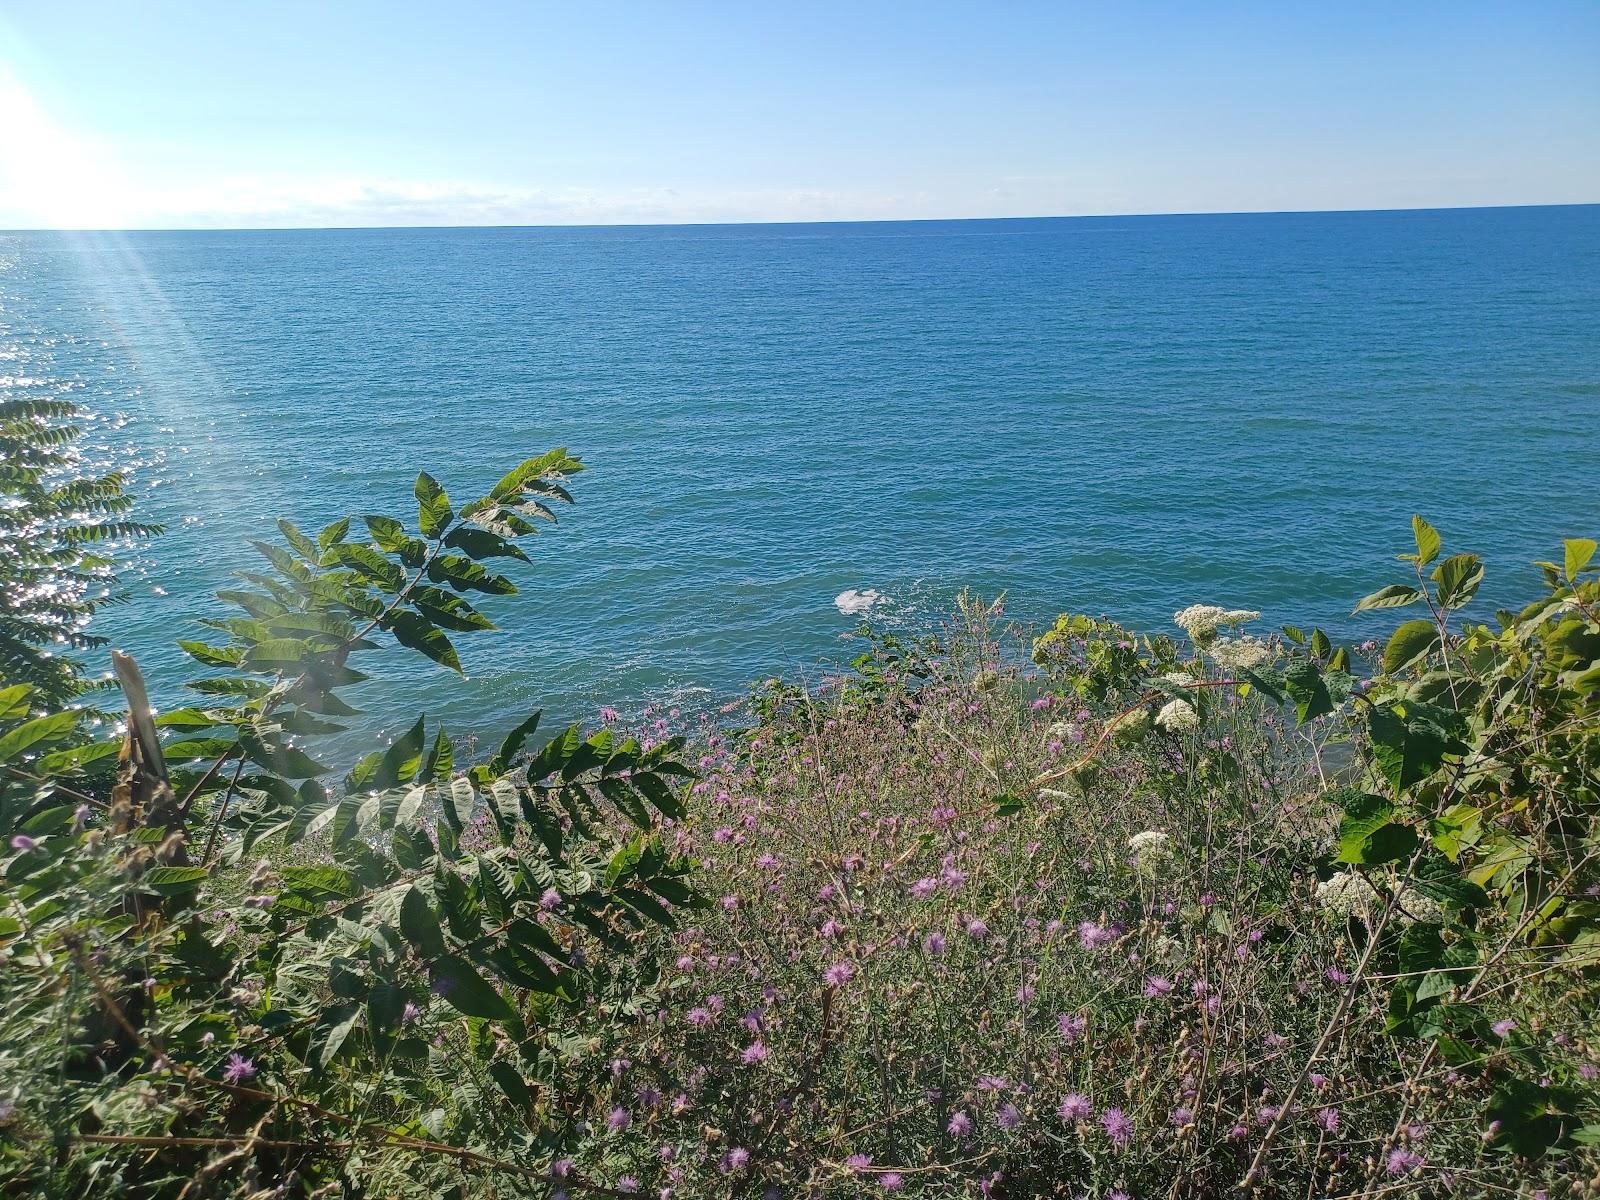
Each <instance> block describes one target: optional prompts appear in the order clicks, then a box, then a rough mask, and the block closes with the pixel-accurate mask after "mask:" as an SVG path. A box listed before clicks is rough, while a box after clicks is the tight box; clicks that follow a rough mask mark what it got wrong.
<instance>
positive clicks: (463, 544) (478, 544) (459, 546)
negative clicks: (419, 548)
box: [444, 525, 530, 562]
mask: <svg viewBox="0 0 1600 1200" xmlns="http://www.w3.org/2000/svg"><path fill="white" fill-rule="evenodd" d="M444 544H445V545H446V546H450V547H452V548H453V549H456V550H460V551H461V552H462V553H463V554H465V555H466V556H467V557H468V558H472V559H479V558H520V559H521V560H522V561H523V562H529V561H530V560H529V558H528V556H527V555H526V554H524V553H523V551H522V548H521V547H520V546H517V545H515V544H514V543H512V542H508V541H506V540H505V538H503V537H500V536H499V535H498V534H493V533H490V532H489V531H488V530H487V529H477V528H474V527H473V526H470V525H458V526H456V527H455V528H454V529H452V530H451V531H450V533H449V536H447V537H446V538H445V539H444Z"/></svg>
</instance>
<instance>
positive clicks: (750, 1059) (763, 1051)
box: [739, 1042, 771, 1067]
mask: <svg viewBox="0 0 1600 1200" xmlns="http://www.w3.org/2000/svg"><path fill="white" fill-rule="evenodd" d="M770 1053H771V1052H770V1051H769V1050H768V1049H767V1047H766V1045H765V1044H764V1043H762V1042H751V1043H750V1044H749V1045H748V1046H746V1047H745V1048H744V1052H743V1053H742V1054H741V1055H740V1056H739V1057H740V1058H742V1059H743V1060H744V1065H745V1066H747V1067H753V1066H755V1065H756V1064H757V1063H763V1062H766V1061H767V1055H768V1054H770Z"/></svg>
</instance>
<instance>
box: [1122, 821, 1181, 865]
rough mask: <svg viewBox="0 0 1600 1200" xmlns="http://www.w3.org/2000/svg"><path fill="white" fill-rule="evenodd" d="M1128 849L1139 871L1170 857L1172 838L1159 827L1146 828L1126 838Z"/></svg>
mask: <svg viewBox="0 0 1600 1200" xmlns="http://www.w3.org/2000/svg"><path fill="white" fill-rule="evenodd" d="M1128 849H1129V850H1130V851H1131V852H1132V853H1133V857H1134V860H1135V861H1136V862H1137V863H1138V865H1139V869H1140V870H1141V871H1143V870H1151V869H1154V868H1155V867H1156V866H1157V865H1159V864H1160V863H1163V862H1165V861H1167V860H1168V859H1169V858H1171V857H1172V839H1171V838H1170V837H1168V836H1167V835H1166V834H1165V833H1162V832H1161V830H1159V829H1146V830H1145V831H1144V832H1143V833H1136V834H1134V835H1133V836H1132V837H1131V838H1129V839H1128Z"/></svg>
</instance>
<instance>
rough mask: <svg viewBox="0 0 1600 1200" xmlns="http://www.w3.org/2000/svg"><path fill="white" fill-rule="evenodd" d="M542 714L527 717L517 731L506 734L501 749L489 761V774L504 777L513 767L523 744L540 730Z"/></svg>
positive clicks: (537, 713)
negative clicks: (512, 762)
mask: <svg viewBox="0 0 1600 1200" xmlns="http://www.w3.org/2000/svg"><path fill="white" fill-rule="evenodd" d="M542 715H543V713H542V712H536V713H533V714H531V715H530V716H528V717H525V718H524V719H523V720H522V721H521V722H520V723H519V724H518V725H517V727H516V728H515V729H513V730H512V731H511V732H510V733H508V734H506V736H505V740H504V741H502V742H501V743H500V749H499V750H497V751H495V755H494V757H493V758H492V759H490V760H489V774H491V775H503V774H504V773H505V772H506V771H507V770H509V769H510V767H511V760H512V759H514V758H516V756H517V754H518V753H520V752H521V750H522V746H523V743H524V742H526V741H527V740H528V738H529V737H531V736H532V734H533V732H534V730H536V729H538V728H539V718H540V717H541V716H542Z"/></svg>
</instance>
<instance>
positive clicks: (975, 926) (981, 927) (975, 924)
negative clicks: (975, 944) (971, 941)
mask: <svg viewBox="0 0 1600 1200" xmlns="http://www.w3.org/2000/svg"><path fill="white" fill-rule="evenodd" d="M967 936H968V937H972V938H977V939H978V940H980V941H981V940H982V939H984V938H986V937H988V936H989V927H988V926H987V925H986V924H984V923H983V921H982V920H981V919H979V918H978V917H973V918H972V920H970V921H968V922H967Z"/></svg>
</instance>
